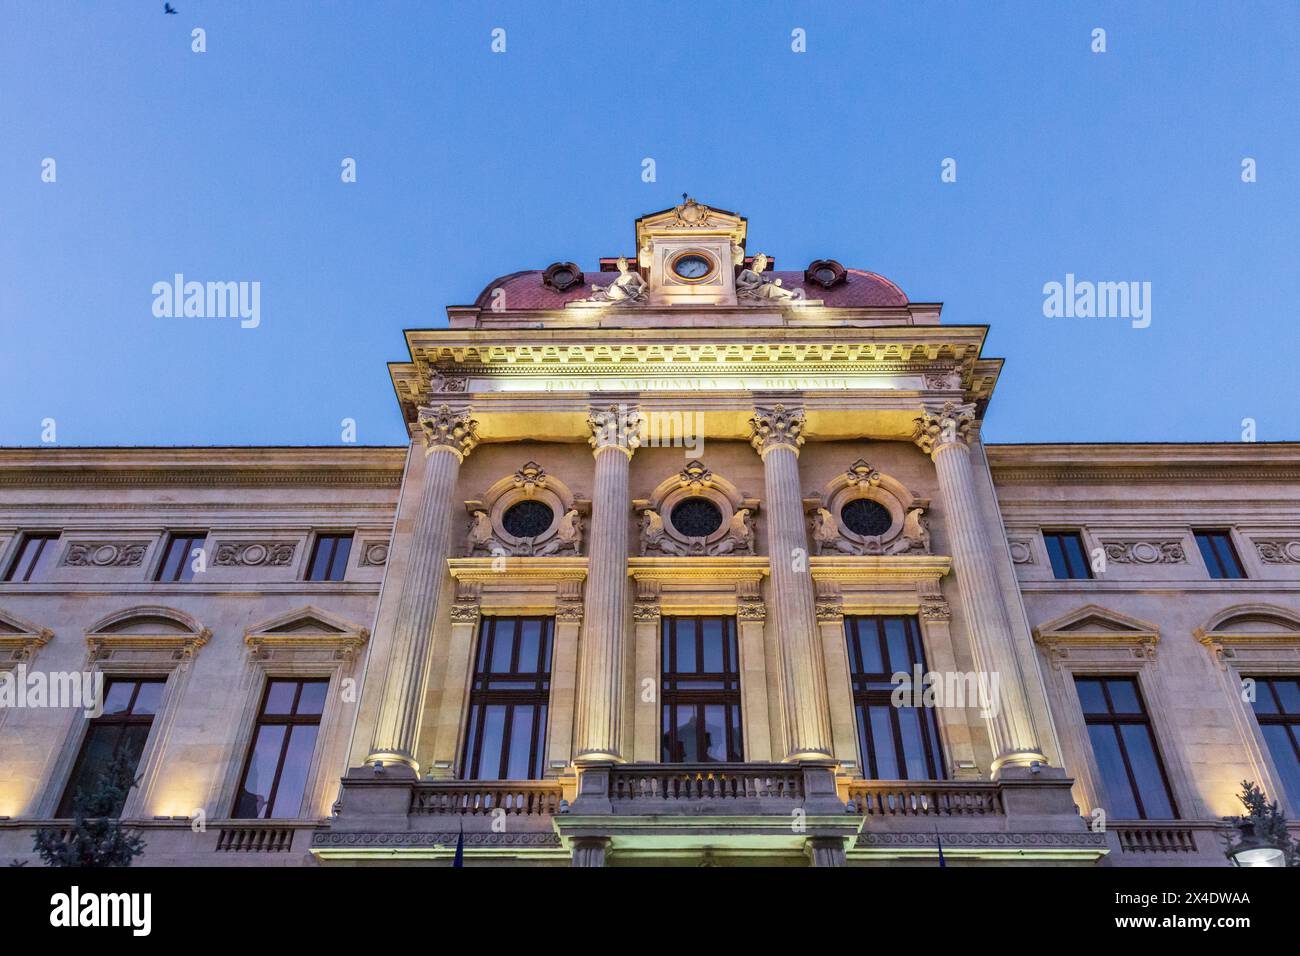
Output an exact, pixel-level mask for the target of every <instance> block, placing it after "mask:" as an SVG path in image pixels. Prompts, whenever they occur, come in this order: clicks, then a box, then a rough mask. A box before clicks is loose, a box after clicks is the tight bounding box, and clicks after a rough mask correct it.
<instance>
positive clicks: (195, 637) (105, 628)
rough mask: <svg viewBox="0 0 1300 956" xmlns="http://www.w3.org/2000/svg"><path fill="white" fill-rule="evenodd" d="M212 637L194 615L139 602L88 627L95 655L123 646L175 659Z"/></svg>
mask: <svg viewBox="0 0 1300 956" xmlns="http://www.w3.org/2000/svg"><path fill="white" fill-rule="evenodd" d="M211 637H212V631H210V630H209V629H208V628H206V627H204V626H203V625H202V624H200V623H199V622H198V621H197V620H195V619H194V618H193V617H192V616H191V615H189V614H187V613H185V612H184V611H181V610H178V609H176V608H171V607H162V606H158V605H137V606H135V607H129V608H125V609H123V610H121V611H115V612H114V613H112V614H110V615H108V616H107V617H103V618H100V619H99V620H98V621H96V622H95V623H94V624H93V625H91V626H90V627H88V628H87V629H86V643H87V644H88V645H89V646H90V650H91V656H92V658H97V659H102V658H105V657H109V656H111V655H112V654H113V653H115V652H116V651H119V650H132V651H146V652H148V651H153V652H160V653H163V654H165V655H167V656H169V657H171V658H173V659H179V658H183V657H190V656H191V655H193V653H194V651H196V650H197V649H198V648H200V647H202V646H203V645H204V644H206V643H207V642H208V640H209V639H210V638H211Z"/></svg>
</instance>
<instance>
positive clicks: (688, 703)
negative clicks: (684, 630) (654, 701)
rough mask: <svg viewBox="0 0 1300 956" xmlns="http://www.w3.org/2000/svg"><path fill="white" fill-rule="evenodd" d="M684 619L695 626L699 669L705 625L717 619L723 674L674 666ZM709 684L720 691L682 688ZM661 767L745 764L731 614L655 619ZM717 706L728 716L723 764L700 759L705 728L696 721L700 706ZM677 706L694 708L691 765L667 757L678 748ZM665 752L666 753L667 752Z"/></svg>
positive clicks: (737, 634) (736, 636) (737, 648)
mask: <svg viewBox="0 0 1300 956" xmlns="http://www.w3.org/2000/svg"><path fill="white" fill-rule="evenodd" d="M682 621H693V622H694V625H695V641H694V651H695V660H696V663H697V664H698V665H700V666H701V667H703V665H704V661H705V650H704V622H705V621H720V622H721V623H722V665H723V668H724V669H723V670H721V671H705V670H696V671H679V670H676V669H675V668H674V667H672V666H671V665H673V664H674V663H675V662H676V658H677V627H678V625H679V624H680V623H681V622H682ZM689 681H696V682H713V683H718V684H721V685H722V686H721V687H695V688H692V687H682V686H679V685H680V684H681V683H682V682H689ZM659 691H660V695H659V708H658V709H659V735H658V741H659V763H661V764H666V765H670V766H676V765H680V764H691V763H701V764H703V763H707V764H726V763H743V762H744V760H745V729H744V722H745V712H744V695H743V694H742V688H741V666H740V628H739V626H738V623H737V621H736V616H735V615H734V614H663V615H661V616H660V618H659ZM709 706H720V707H722V708H723V712H724V714H725V715H726V716H725V720H724V727H725V731H726V742H725V744H724V746H725V748H726V752H727V759H726V760H709V759H707V758H704V759H701V758H700V757H699V755H700V754H702V753H706V752H707V751H706V749H705V747H704V744H705V743H706V741H705V739H704V734H705V725H704V724H703V723H701V722H699V715H700V712H701V708H704V707H709ZM679 707H694V708H695V710H696V720H697V724H696V739H695V750H696V755H697V756H696V759H695V760H692V761H687V760H675V759H668V758H669V755H670V754H671V752H672V751H675V750H676V749H677V747H678V743H679V742H678V734H677V729H678V720H677V711H678V708H679ZM665 748H668V749H669V751H670V754H668V755H666V754H665Z"/></svg>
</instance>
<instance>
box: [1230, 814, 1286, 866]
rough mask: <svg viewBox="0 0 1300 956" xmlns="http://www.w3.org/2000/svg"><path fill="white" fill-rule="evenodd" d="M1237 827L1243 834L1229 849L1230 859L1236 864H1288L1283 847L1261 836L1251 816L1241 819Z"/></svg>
mask: <svg viewBox="0 0 1300 956" xmlns="http://www.w3.org/2000/svg"><path fill="white" fill-rule="evenodd" d="M1237 829H1238V831H1239V832H1240V834H1241V835H1240V837H1239V838H1238V840H1237V842H1236V843H1235V844H1234V845H1233V846H1232V847H1230V848H1229V850H1228V859H1230V860H1232V863H1233V865H1234V866H1286V854H1285V853H1283V852H1282V848H1281V847H1279V846H1278V845H1277V844H1275V843H1270V842H1269V841H1268V840H1267V839H1265V838H1264V837H1262V836H1260V835H1259V833H1258V831H1257V830H1256V828H1255V821H1254V820H1252V819H1251V818H1249V817H1245V818H1243V819H1241V820H1239V821H1238V822H1237Z"/></svg>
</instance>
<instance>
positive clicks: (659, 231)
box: [636, 199, 749, 249]
mask: <svg viewBox="0 0 1300 956" xmlns="http://www.w3.org/2000/svg"><path fill="white" fill-rule="evenodd" d="M748 226H749V224H748V221H747V220H746V219H745V217H744V216H738V215H736V214H735V213H734V212H728V211H727V210H726V209H715V208H713V207H711V206H707V205H705V204H704V203H700V202H696V201H695V200H694V199H684V200H683V201H682V203H681V204H680V205H677V206H672V207H671V208H668V209H663V210H660V211H659V212H652V213H648V214H647V215H644V216H642V217H641V218H640V219H638V220H637V221H636V244H637V248H638V249H640V248H641V246H642V245H643V243H644V240H645V239H646V238H647V237H649V236H663V235H690V234H696V235H701V234H703V235H714V236H717V235H723V236H730V237H731V239H732V241H733V242H736V243H738V244H739V245H742V246H743V245H744V244H745V234H746V231H747V230H748Z"/></svg>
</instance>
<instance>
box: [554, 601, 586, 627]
mask: <svg viewBox="0 0 1300 956" xmlns="http://www.w3.org/2000/svg"><path fill="white" fill-rule="evenodd" d="M555 619H556V620H557V621H570V622H576V621H581V620H582V602H581V601H562V602H560V603H559V604H557V605H555Z"/></svg>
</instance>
